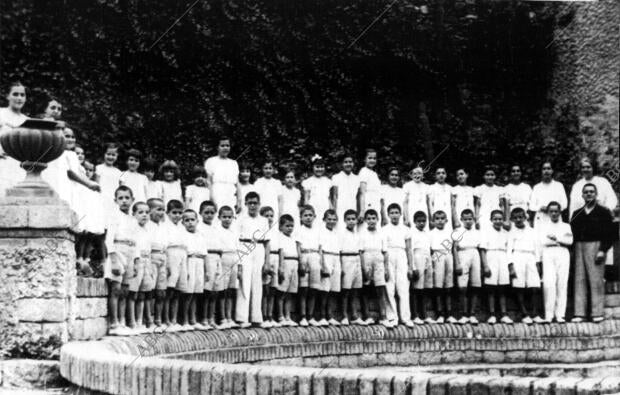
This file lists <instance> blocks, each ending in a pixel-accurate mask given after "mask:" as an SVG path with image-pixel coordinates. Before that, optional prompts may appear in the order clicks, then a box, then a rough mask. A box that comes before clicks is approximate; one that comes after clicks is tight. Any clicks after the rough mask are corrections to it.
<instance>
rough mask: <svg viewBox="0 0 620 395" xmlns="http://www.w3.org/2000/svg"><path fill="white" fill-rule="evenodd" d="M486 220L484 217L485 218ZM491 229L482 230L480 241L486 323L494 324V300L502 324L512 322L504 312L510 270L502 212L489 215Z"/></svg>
mask: <svg viewBox="0 0 620 395" xmlns="http://www.w3.org/2000/svg"><path fill="white" fill-rule="evenodd" d="M485 220H486V219H485ZM490 220H491V224H492V226H491V229H489V230H487V231H482V234H481V236H482V241H481V243H480V260H481V261H482V271H483V273H484V277H485V278H484V285H485V288H486V290H487V299H488V301H489V315H490V316H489V319H488V320H487V323H489V324H496V323H497V317H496V316H495V300H496V299H497V300H498V301H499V309H500V314H501V315H502V318H501V319H500V321H501V322H502V323H503V324H512V320H511V319H510V317H508V315H507V312H506V294H507V292H508V290H507V288H508V286H509V285H510V271H509V269H508V255H507V254H506V250H507V248H508V232H506V231H505V230H504V229H503V225H504V213H503V212H502V211H501V210H493V211H492V212H491V216H490Z"/></svg>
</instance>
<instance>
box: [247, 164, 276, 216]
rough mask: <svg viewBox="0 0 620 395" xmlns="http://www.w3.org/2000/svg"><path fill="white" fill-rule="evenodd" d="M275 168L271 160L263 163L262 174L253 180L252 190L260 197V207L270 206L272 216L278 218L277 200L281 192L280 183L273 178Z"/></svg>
mask: <svg viewBox="0 0 620 395" xmlns="http://www.w3.org/2000/svg"><path fill="white" fill-rule="evenodd" d="M274 171H275V169H274V167H273V162H272V161H266V162H265V163H264V164H263V176H262V177H261V178H259V179H258V180H256V181H255V182H254V190H255V191H256V192H257V193H258V196H259V197H260V204H261V206H262V207H271V209H272V210H273V217H274V218H279V212H278V207H279V201H280V196H281V193H282V183H281V182H280V180H276V179H275V178H273V173H274Z"/></svg>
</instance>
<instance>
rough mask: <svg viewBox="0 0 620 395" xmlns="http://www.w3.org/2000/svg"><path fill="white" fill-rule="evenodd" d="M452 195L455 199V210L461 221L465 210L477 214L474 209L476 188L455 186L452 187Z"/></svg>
mask: <svg viewBox="0 0 620 395" xmlns="http://www.w3.org/2000/svg"><path fill="white" fill-rule="evenodd" d="M452 195H453V196H454V197H455V200H454V208H455V210H456V216H457V218H458V219H459V220H460V218H461V213H462V212H463V210H465V209H470V210H471V212H472V213H474V214H475V213H476V210H475V209H474V188H473V187H470V186H469V185H455V186H453V187H452Z"/></svg>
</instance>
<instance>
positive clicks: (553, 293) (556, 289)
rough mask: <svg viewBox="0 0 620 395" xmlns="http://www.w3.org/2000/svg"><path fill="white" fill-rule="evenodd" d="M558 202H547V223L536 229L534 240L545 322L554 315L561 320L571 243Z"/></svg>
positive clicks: (562, 317) (564, 306) (571, 235)
mask: <svg viewBox="0 0 620 395" xmlns="http://www.w3.org/2000/svg"><path fill="white" fill-rule="evenodd" d="M561 209H562V208H561V206H560V204H559V203H558V202H551V203H549V204H548V205H547V214H548V215H549V222H547V223H546V224H542V225H541V226H540V227H539V229H538V240H539V241H540V242H541V244H542V266H543V296H544V298H543V299H544V301H545V321H548V322H551V320H553V319H554V318H555V321H556V322H558V323H564V322H565V320H564V313H565V312H566V296H567V289H568V272H569V264H570V252H569V250H568V248H569V247H570V246H571V245H572V244H573V232H572V230H571V227H570V225H569V224H567V223H566V222H563V221H562V219H561V218H560V216H561V214H562V211H561Z"/></svg>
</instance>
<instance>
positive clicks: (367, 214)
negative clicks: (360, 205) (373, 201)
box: [364, 208, 379, 219]
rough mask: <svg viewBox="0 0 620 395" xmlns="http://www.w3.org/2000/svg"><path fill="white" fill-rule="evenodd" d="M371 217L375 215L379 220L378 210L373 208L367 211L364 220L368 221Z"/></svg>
mask: <svg viewBox="0 0 620 395" xmlns="http://www.w3.org/2000/svg"><path fill="white" fill-rule="evenodd" d="M371 215H374V216H375V217H377V218H379V214H378V213H377V210H375V209H372V208H371V209H368V210H366V212H365V213H364V219H367V218H368V217H369V216H371Z"/></svg>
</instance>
